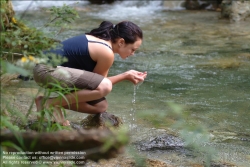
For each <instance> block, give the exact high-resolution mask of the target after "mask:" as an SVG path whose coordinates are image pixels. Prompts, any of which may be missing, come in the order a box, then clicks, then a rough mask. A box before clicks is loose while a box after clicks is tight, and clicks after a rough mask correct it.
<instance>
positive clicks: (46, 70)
mask: <svg viewBox="0 0 250 167" xmlns="http://www.w3.org/2000/svg"><path fill="white" fill-rule="evenodd" d="M33 75H34V76H33V77H34V80H35V81H36V83H37V84H38V85H40V86H41V87H44V88H52V87H53V84H56V85H60V86H62V87H65V88H78V89H89V90H95V89H96V88H97V87H98V86H99V84H100V83H101V82H102V80H103V79H104V77H103V76H102V75H99V74H96V73H93V72H89V71H84V70H79V69H74V68H68V67H62V66H58V67H57V68H52V67H50V66H47V65H44V64H37V65H36V66H35V67H34V69H33ZM103 100H105V97H103V98H101V99H97V100H93V101H89V102H87V103H89V104H90V105H94V104H96V103H99V102H100V101H103Z"/></svg>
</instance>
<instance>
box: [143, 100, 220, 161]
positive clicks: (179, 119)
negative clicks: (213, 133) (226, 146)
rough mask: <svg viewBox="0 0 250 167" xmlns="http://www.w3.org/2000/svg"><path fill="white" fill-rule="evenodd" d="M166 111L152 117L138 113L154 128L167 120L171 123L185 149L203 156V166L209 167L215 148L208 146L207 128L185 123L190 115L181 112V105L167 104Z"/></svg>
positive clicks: (148, 114) (148, 113)
mask: <svg viewBox="0 0 250 167" xmlns="http://www.w3.org/2000/svg"><path fill="white" fill-rule="evenodd" d="M167 106H168V109H166V111H165V112H161V113H157V114H155V115H154V116H153V117H152V114H151V112H143V113H140V114H139V116H140V117H142V118H145V119H148V120H149V122H151V123H152V124H153V125H154V126H159V125H160V124H161V123H162V122H165V121H166V119H167V118H171V119H172V120H173V121H172V123H171V124H170V125H169V126H170V128H173V129H175V130H177V131H178V132H179V136H180V137H181V138H182V139H183V140H184V142H185V145H186V147H190V148H193V150H194V152H197V154H198V155H200V154H201V153H202V154H203V155H204V156H205V160H204V162H205V166H210V163H211V161H212V159H213V158H214V156H215V153H216V152H215V148H212V146H210V145H209V140H210V134H209V132H208V131H207V128H206V127H204V126H203V125H200V124H193V123H192V124H190V123H188V122H187V120H188V119H189V117H190V115H189V114H188V112H184V111H183V107H182V106H181V105H177V104H174V103H170V102H169V103H168V105H167Z"/></svg>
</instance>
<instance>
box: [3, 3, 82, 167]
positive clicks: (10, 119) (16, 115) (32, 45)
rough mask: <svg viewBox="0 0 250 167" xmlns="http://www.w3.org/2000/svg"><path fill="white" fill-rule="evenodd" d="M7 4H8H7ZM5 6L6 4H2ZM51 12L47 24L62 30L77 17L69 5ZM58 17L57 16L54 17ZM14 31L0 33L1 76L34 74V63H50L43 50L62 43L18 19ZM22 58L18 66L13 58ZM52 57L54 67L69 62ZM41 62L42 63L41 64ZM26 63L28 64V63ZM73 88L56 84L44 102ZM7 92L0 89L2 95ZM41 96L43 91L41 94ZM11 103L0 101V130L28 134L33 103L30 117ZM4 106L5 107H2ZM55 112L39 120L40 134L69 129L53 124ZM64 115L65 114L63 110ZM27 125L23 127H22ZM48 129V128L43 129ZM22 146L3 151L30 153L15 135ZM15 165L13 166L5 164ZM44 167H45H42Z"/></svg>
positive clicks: (48, 111) (7, 144) (45, 113)
mask: <svg viewBox="0 0 250 167" xmlns="http://www.w3.org/2000/svg"><path fill="white" fill-rule="evenodd" d="M4 2H5V1H4ZM1 3H3V1H1ZM50 11H51V13H52V15H53V16H52V18H53V17H54V19H52V20H50V23H48V24H46V26H58V27H60V28H62V27H63V28H66V27H67V25H68V24H69V23H71V22H72V21H74V20H75V18H78V15H77V13H76V11H75V10H74V9H72V8H70V7H69V6H66V5H64V6H63V7H62V8H56V7H52V8H51V9H50ZM3 12H5V11H4V9H2V8H1V14H2V13H3ZM55 16H56V17H55ZM0 23H1V25H0V26H1V27H2V28H3V29H4V22H3V21H2V19H1V22H0ZM10 24H11V26H10V27H12V29H10V30H8V31H4V32H1V38H0V43H1V46H0V52H1V57H0V61H1V75H2V74H6V73H7V74H8V73H18V74H21V75H23V76H28V75H31V73H30V68H32V65H34V64H35V63H39V62H40V60H42V59H45V60H47V57H48V55H46V56H45V55H44V54H43V53H42V51H43V50H46V49H48V48H53V47H56V46H57V45H59V41H58V40H55V39H51V36H53V35H51V34H52V32H51V33H50V34H48V33H45V32H44V29H42V30H38V29H37V28H32V27H29V28H27V27H25V26H23V24H21V23H20V22H18V21H16V20H15V19H13V20H12V22H11V23H10ZM60 32H61V30H60ZM16 55H17V56H20V55H22V56H23V58H22V59H20V60H19V66H16V61H15V60H14V59H13V56H16ZM49 56H50V58H51V61H50V63H51V64H52V65H55V64H56V65H58V64H60V63H61V62H64V61H66V59H60V58H58V57H57V56H56V55H49ZM38 61H39V62H38ZM25 63H26V64H25ZM27 65H31V66H30V68H27ZM75 90H76V89H74V88H65V87H62V86H61V85H60V83H55V84H54V85H53V88H52V89H50V90H47V92H46V91H45V95H44V96H45V99H48V98H49V96H50V94H51V93H56V94H58V98H65V97H64V94H67V93H70V92H72V91H75ZM4 92H5V91H3V90H1V94H3V93H4ZM39 93H40V91H39ZM9 101H10V100H9V99H8V96H7V98H1V106H2V107H1V122H0V123H1V124H0V125H1V130H4V129H9V130H11V131H13V132H15V131H19V132H20V131H25V130H26V128H27V127H26V125H27V123H28V119H27V118H28V117H29V116H30V114H31V109H32V106H33V105H34V102H32V104H30V107H29V111H28V113H27V114H24V113H22V112H20V111H19V109H18V108H14V107H13V105H11V104H10V102H9ZM3 106H4V107H3ZM52 112H53V109H52V108H49V109H48V108H47V109H44V110H43V111H42V117H41V118H40V119H38V125H37V126H38V130H39V131H47V132H51V131H57V130H61V129H69V128H68V127H62V126H61V125H59V124H58V123H53V121H52V120H53V114H52ZM64 115H65V111H64ZM44 119H47V125H46V126H43V123H44ZM22 125H24V126H22ZM43 127H45V128H43ZM16 139H17V140H18V142H19V144H20V146H21V147H18V146H16V145H15V144H13V143H11V142H4V143H1V147H0V149H1V150H5V149H7V148H13V149H15V150H17V151H22V150H23V149H24V150H27V149H28V150H29V148H24V144H23V143H24V141H23V139H22V138H21V137H20V136H16ZM34 144H36V141H33V142H32V143H31V145H30V147H31V149H32V147H33V146H34ZM6 166H13V165H6ZM43 166H44V165H43Z"/></svg>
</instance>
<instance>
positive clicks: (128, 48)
mask: <svg viewBox="0 0 250 167" xmlns="http://www.w3.org/2000/svg"><path fill="white" fill-rule="evenodd" d="M141 44H142V40H141V39H138V40H137V41H135V42H134V43H133V44H126V43H125V41H124V40H123V41H121V42H119V43H118V45H119V51H118V54H119V55H120V57H121V58H122V59H126V58H127V57H129V56H132V55H133V54H134V53H135V51H136V50H137V49H138V48H139V47H140V46H141Z"/></svg>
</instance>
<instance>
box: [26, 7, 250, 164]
mask: <svg viewBox="0 0 250 167" xmlns="http://www.w3.org/2000/svg"><path fill="white" fill-rule="evenodd" d="M78 9H79V10H80V11H79V14H80V16H81V19H79V20H77V21H76V23H74V24H72V28H71V29H70V30H68V31H66V32H65V33H63V34H61V36H57V37H56V38H58V39H61V40H62V39H65V38H67V37H70V36H72V35H76V34H80V33H84V32H86V31H89V30H91V29H92V28H94V27H96V25H98V24H99V23H100V22H101V21H102V20H110V21H112V22H113V23H117V22H119V21H122V20H130V21H133V22H135V23H137V24H138V25H139V26H140V27H141V28H142V29H143V31H144V40H143V44H142V46H141V48H140V49H139V50H138V52H137V53H136V54H135V56H133V57H131V58H129V59H127V60H121V59H120V58H119V56H118V55H116V58H115V63H114V65H113V67H112V68H111V70H110V75H115V74H118V73H121V72H124V71H126V70H129V69H136V70H139V71H147V72H148V77H147V79H146V80H145V81H144V83H143V84H142V85H140V86H139V87H138V88H135V87H134V85H132V84H131V83H129V82H123V83H119V84H117V85H115V86H114V87H113V91H112V93H111V94H109V95H108V96H107V99H108V101H109V109H108V112H110V113H113V114H115V115H117V116H119V117H120V118H122V120H123V122H124V123H125V125H127V126H129V127H130V131H131V135H132V136H131V138H132V140H133V141H139V140H141V139H149V138H152V137H154V136H158V135H161V134H164V133H167V132H169V131H173V129H172V127H171V123H170V121H171V119H169V118H167V117H164V118H162V121H160V123H159V124H158V126H157V128H155V127H154V126H153V124H152V123H153V122H152V117H154V116H153V115H152V114H160V113H163V112H168V110H169V107H168V106H167V102H174V103H176V104H180V105H181V106H183V108H184V109H183V110H184V111H185V113H188V114H189V117H187V119H186V120H185V121H186V123H187V124H198V125H202V126H205V127H206V129H207V130H208V131H209V132H210V133H211V135H213V136H214V140H211V141H210V143H209V144H210V145H211V146H213V147H216V148H217V152H218V156H217V159H218V161H222V162H231V163H233V164H235V165H238V166H248V165H249V164H250V136H249V134H250V121H249V119H250V56H249V55H250V49H249V48H250V43H249V41H250V22H249V20H247V21H245V22H241V23H236V24H232V23H230V22H229V21H228V20H223V19H219V16H220V13H217V12H209V11H185V10H181V11H168V10H164V8H161V7H160V6H159V4H155V3H154V4H153V5H152V4H151V5H142V6H138V7H135V6H132V5H131V6H130V5H128V4H114V5H102V6H97V5H86V4H82V5H79V6H78ZM46 17H47V14H46V13H44V12H43V13H39V11H36V15H34V14H32V13H29V12H28V13H27V14H26V15H25V17H24V18H23V19H24V20H25V19H26V20H29V21H30V22H31V25H32V24H33V25H34V24H35V25H36V27H40V26H41V25H42V24H43V23H44V18H46ZM143 112H148V113H152V114H151V116H149V117H148V118H147V119H145V118H144V117H143V118H142V117H138V116H136V115H137V114H138V113H143ZM84 116H85V115H84V114H79V113H74V112H70V114H69V119H70V120H71V121H76V120H78V119H81V118H83V117H84ZM162 129H164V130H162ZM141 154H144V155H147V156H148V157H151V158H152V157H153V158H157V159H160V160H163V161H166V162H168V163H170V164H174V165H178V166H188V164H192V163H196V162H198V163H201V162H202V161H203V159H202V158H203V156H190V155H187V154H186V153H182V152H178V151H174V150H154V151H142V152H141Z"/></svg>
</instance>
